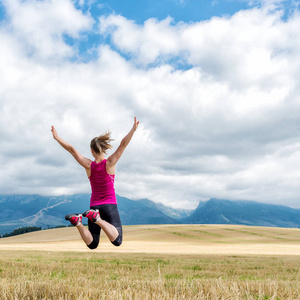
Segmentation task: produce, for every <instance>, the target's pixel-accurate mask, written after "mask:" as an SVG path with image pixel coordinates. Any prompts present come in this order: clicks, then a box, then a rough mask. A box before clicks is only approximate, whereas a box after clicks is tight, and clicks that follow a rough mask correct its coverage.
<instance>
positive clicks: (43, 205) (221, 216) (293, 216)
mask: <svg viewBox="0 0 300 300" xmlns="http://www.w3.org/2000/svg"><path fill="white" fill-rule="evenodd" d="M89 200H90V195H89V194H75V195H72V196H57V197H45V196H40V195H0V212H1V218H0V234H2V235H3V234H5V233H10V232H12V231H13V230H14V229H16V228H18V227H30V226H37V227H42V228H48V227H56V226H63V225H64V226H68V225H69V223H68V222H67V221H65V220H64V216H65V215H66V214H69V213H73V212H74V213H78V212H84V211H85V210H87V209H88V207H89ZM117 200H118V206H119V212H120V217H121V220H122V223H123V224H124V225H138V224H237V225H252V226H273V227H295V228H300V210H299V209H292V208H289V207H286V206H280V205H270V204H263V203H257V202H252V201H229V200H220V199H210V200H208V201H206V202H200V203H199V206H198V207H197V208H196V209H195V210H192V211H191V210H184V209H173V208H171V207H168V206H165V205H163V204H161V203H155V202H153V201H151V200H148V199H141V200H130V199H128V198H125V197H120V196H117ZM84 220H85V221H86V219H85V218H84Z"/></svg>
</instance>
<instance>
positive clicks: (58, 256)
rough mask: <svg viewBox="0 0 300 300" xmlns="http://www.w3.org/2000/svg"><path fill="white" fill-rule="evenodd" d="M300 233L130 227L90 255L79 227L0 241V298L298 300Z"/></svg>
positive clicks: (214, 227)
mask: <svg viewBox="0 0 300 300" xmlns="http://www.w3.org/2000/svg"><path fill="white" fill-rule="evenodd" d="M299 232H300V231H299V229H285V228H268V227H248V226H227V225H144V226H124V243H123V245H122V246H121V247H114V246H113V245H111V244H110V242H109V241H108V240H107V239H106V237H105V236H104V235H102V236H101V244H100V246H99V248H98V249H97V250H89V249H88V248H87V247H86V246H85V245H84V243H83V242H82V241H81V240H80V238H79V235H78V233H77V230H76V228H73V227H72V228H61V229H51V230H44V231H39V232H32V233H28V234H24V235H19V236H15V237H10V238H5V239H1V240H0V255H1V256H0V299H276V300H279V299H282V300H283V299H284V300H285V299H300V292H299V280H300V273H299V272H300V235H299Z"/></svg>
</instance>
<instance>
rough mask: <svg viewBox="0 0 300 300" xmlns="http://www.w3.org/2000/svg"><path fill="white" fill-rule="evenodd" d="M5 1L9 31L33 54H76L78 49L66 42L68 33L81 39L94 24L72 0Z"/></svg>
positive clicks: (62, 55)
mask: <svg viewBox="0 0 300 300" xmlns="http://www.w3.org/2000/svg"><path fill="white" fill-rule="evenodd" d="M3 4H4V6H5V9H6V12H7V14H8V16H9V23H8V28H9V30H11V32H12V34H14V35H15V36H16V38H18V41H19V42H23V43H24V44H25V45H26V48H24V50H26V51H27V53H28V54H29V55H32V54H34V55H38V56H40V57H41V58H49V57H52V58H53V57H54V56H56V57H57V56H58V57H66V56H72V55H74V49H73V48H72V47H71V46H69V45H67V44H66V43H65V42H64V35H68V36H71V37H73V38H79V35H80V33H81V32H82V31H85V30H90V29H91V27H92V23H93V21H92V19H91V18H90V17H89V16H85V15H83V13H82V12H81V11H79V10H76V9H75V8H74V6H73V4H72V2H71V1H69V0H46V1H20V0H3Z"/></svg>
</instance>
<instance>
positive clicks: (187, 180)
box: [0, 0, 300, 207]
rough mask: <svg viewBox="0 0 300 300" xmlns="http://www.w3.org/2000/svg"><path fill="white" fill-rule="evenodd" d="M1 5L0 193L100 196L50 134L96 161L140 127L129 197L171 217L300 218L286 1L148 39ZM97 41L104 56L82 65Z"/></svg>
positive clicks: (126, 185) (105, 24)
mask: <svg viewBox="0 0 300 300" xmlns="http://www.w3.org/2000/svg"><path fill="white" fill-rule="evenodd" d="M1 2H2V5H3V6H4V9H5V13H6V15H5V17H4V18H3V20H2V21H1V23H0V40H1V43H0V114H1V118H0V137H1V139H0V163H1V169H2V172H1V173H0V189H1V192H2V193H40V194H66V193H67V194H71V193H80V192H89V190H90V188H89V183H88V180H87V178H86V177H85V174H84V170H82V168H81V167H80V166H79V165H77V164H76V163H75V162H74V161H73V160H72V157H70V156H69V155H68V153H65V151H64V150H63V149H62V148H60V147H59V145H58V144H57V143H55V142H54V141H53V139H52V137H51V133H50V126H51V125H55V126H56V128H57V130H58V133H59V134H60V135H61V136H62V137H63V138H64V139H66V140H67V141H69V142H70V143H72V144H73V145H74V146H75V147H76V148H77V149H78V150H79V151H80V152H82V154H83V155H85V156H87V157H91V155H90V152H89V147H88V146H89V141H90V139H91V138H93V137H94V136H96V135H98V134H100V133H102V132H104V131H106V130H107V129H110V130H111V131H112V133H113V138H114V139H115V141H114V146H115V147H116V146H117V144H118V143H119V142H120V140H121V138H122V137H123V136H124V135H125V134H126V133H127V131H128V130H129V129H130V128H131V125H132V121H133V116H135V115H136V116H137V117H138V118H139V119H140V122H141V124H140V128H139V129H138V131H137V132H136V135H135V136H134V138H133V141H132V143H131V144H130V145H129V147H128V149H127V150H126V153H125V154H124V157H123V158H122V159H121V160H120V162H119V164H118V168H117V177H116V190H117V193H118V194H120V195H123V196H127V197H129V198H133V199H137V198H149V199H151V200H154V201H158V202H163V203H164V204H167V205H172V206H174V207H195V206H196V205H197V203H198V202H199V201H200V200H206V199H208V198H210V197H218V198H226V199H247V200H255V201H262V202H268V203H277V204H283V205H290V206H293V207H300V205H299V201H298V199H299V196H298V195H299V192H300V185H299V184H298V183H299V182H300V138H299V129H300V121H299V106H300V100H299V94H300V93H299V80H298V78H299V75H300V58H299V55H298V53H299V50H300V49H299V48H300V42H299V41H300V36H299V35H300V33H299V25H300V15H299V12H298V10H297V9H296V10H293V11H289V14H288V17H286V18H283V15H284V11H283V8H282V7H281V2H280V1H264V2H263V3H260V5H253V6H251V7H249V9H247V10H242V11H238V12H236V13H235V14H233V15H232V16H224V17H212V18H211V19H209V20H206V21H199V22H194V23H183V22H181V23H174V22H173V20H172V18H170V17H169V18H167V19H165V20H160V21H159V20H157V19H149V20H146V21H145V22H144V23H143V24H140V25H139V24H137V23H135V22H134V21H133V20H129V19H127V18H125V17H123V16H120V15H115V14H112V15H106V16H98V18H94V17H92V16H91V15H90V14H89V12H83V11H82V10H80V7H81V6H83V5H84V1H77V3H75V2H73V1H71V0H44V1H35V0H32V1H21V0H9V1H8V0H2V1H1ZM75 4H77V8H76V7H75ZM91 35H93V36H98V37H99V40H100V41H101V42H100V43H98V44H95V43H93V44H91V45H90V48H89V47H88V49H87V50H86V51H87V52H89V51H93V53H96V55H94V56H93V57H92V58H91V59H90V60H89V61H84V59H81V58H82V57H85V55H86V53H82V52H81V50H80V45H81V44H82V43H86V40H88V39H89V36H91ZM70 39H71V40H72V41H73V43H72V44H71V43H70V42H69V40H70ZM115 147H114V148H115Z"/></svg>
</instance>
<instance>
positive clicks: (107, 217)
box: [88, 204, 123, 249]
mask: <svg viewBox="0 0 300 300" xmlns="http://www.w3.org/2000/svg"><path fill="white" fill-rule="evenodd" d="M91 208H92V209H98V210H99V213H100V217H101V219H102V220H104V221H106V222H108V223H110V224H112V225H113V226H115V227H116V229H117V230H118V232H119V236H118V237H117V238H116V239H115V240H114V241H112V244H113V245H115V246H120V245H121V244H122V240H123V231H122V224H121V219H120V215H119V211H118V206H117V205H116V204H102V205H96V206H91ZM88 226H89V231H90V232H91V234H92V236H93V241H92V243H91V244H89V245H88V247H89V248H90V249H96V248H97V247H98V245H99V241H100V232H101V227H100V226H99V225H97V224H95V223H93V222H92V221H90V220H89V221H88Z"/></svg>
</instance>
